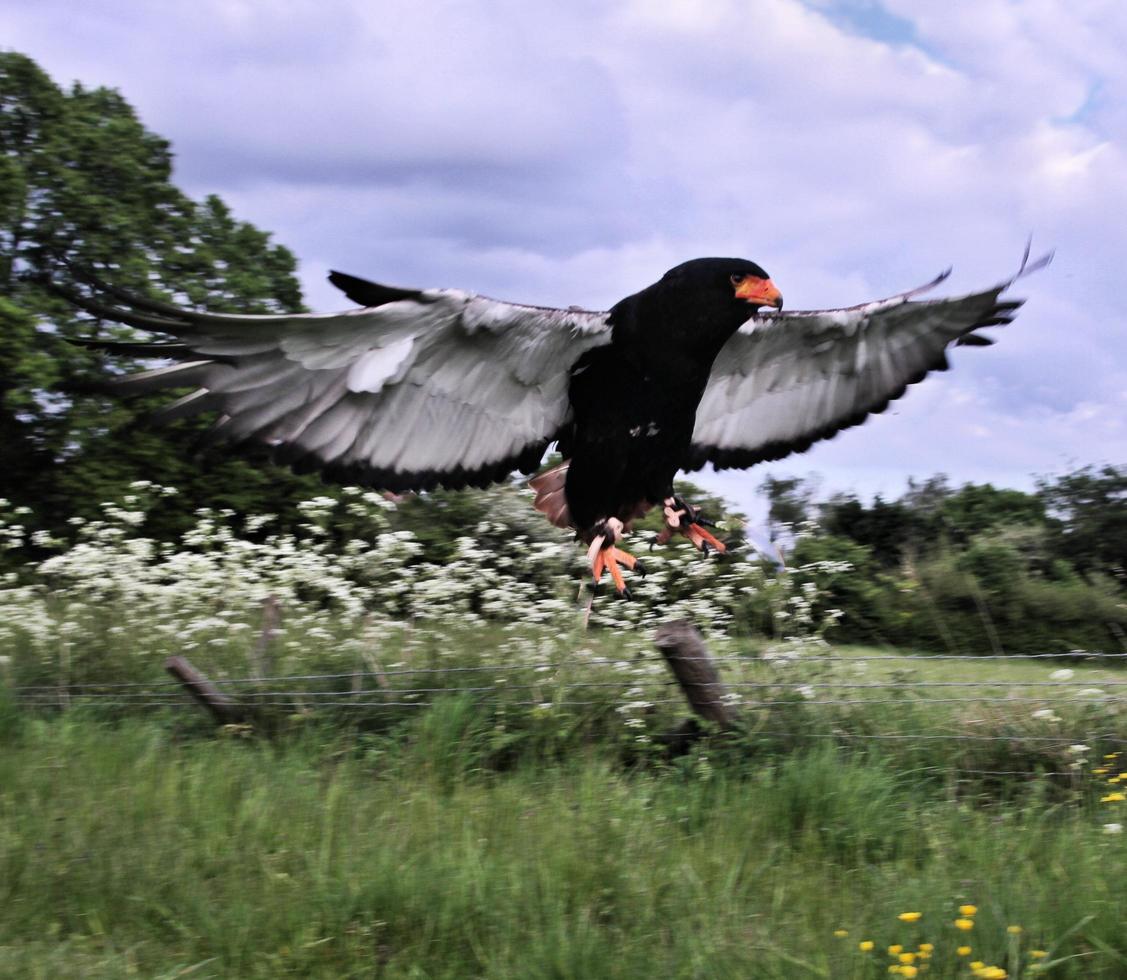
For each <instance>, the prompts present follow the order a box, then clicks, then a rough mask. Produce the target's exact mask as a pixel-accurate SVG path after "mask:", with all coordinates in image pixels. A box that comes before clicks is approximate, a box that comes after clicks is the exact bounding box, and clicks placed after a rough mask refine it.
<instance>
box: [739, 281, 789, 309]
mask: <svg viewBox="0 0 1127 980" xmlns="http://www.w3.org/2000/svg"><path fill="white" fill-rule="evenodd" d="M736 297H737V299H742V300H746V301H747V302H748V303H750V304H751V305H752V306H754V307H756V308H757V309H758V308H759V307H761V306H773V307H774V308H775V309H776V310H781V309H782V308H783V294H782V293H780V292H779V291H778V289H776V288H775V284H774V283H773V282H771V280H770V279H760V278H758V277H757V276H744V277H743V279H741V280H740V281H739V283H737V284H736Z"/></svg>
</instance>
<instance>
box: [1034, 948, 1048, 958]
mask: <svg viewBox="0 0 1127 980" xmlns="http://www.w3.org/2000/svg"><path fill="white" fill-rule="evenodd" d="M1029 955H1030V956H1032V957H1033V958H1034V959H1035V960H1043V959H1044V958H1045V957H1046V956H1048V955H1049V954H1048V953H1047V952H1046V951H1045V950H1043V949H1031V950H1030V951H1029Z"/></svg>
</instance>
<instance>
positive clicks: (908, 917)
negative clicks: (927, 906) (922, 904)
mask: <svg viewBox="0 0 1127 980" xmlns="http://www.w3.org/2000/svg"><path fill="white" fill-rule="evenodd" d="M922 916H923V912H901V913H900V914H899V915H898V916H896V918H898V919H899V920H900V921H901V922H919V920H920V918H921V917H922Z"/></svg>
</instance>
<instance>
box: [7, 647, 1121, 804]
mask: <svg viewBox="0 0 1127 980" xmlns="http://www.w3.org/2000/svg"><path fill="white" fill-rule="evenodd" d="M683 659H686V660H693V659H700V660H704V661H708V663H709V664H712V665H723V668H724V670H723V673H724V674H727V675H728V676H726V677H723V678H722V681H721V683H722V684H723V690H724V693H723V694H722V696H721V698H720V700H717V701H709V700H701V699H700V698H699V697H694V698H693V699H692V701H693V704H694V705H696V707H698V708H700V707H701V706H707V705H710V704H712V705H723V706H724V707H725V708H728V709H732V710H735V711H738V712H740V713H741V716H742V717H746V718H752V719H755V723H754V724H752V725H750V726H749V729H750V730H751V731H752V732H753V734H754V736H755V737H757V738H766V739H774V740H779V741H782V742H785V743H788V744H791V745H801V744H816V743H819V742H822V743H825V742H833V743H836V744H841V745H857V746H863V745H866V744H880V743H886V744H888V745H890V746H897V747H899V748H900V749H901V750H903V749H909V750H910V749H919V750H920V751H921V752H923V751H925V750H926V748H927V746H934V747H936V748H939V747H942V746H946V747H947V748H946V749H944V751H945V752H947V753H949V755H950V757H949V758H945V759H944V760H943V761H942V762H941V763H940V764H924V763H922V762H921V764H920V765H918V766H915V767H913V771H926V772H935V773H943V774H946V775H948V776H953V777H954V778H956V779H961V778H965V779H974V780H982V779H992V778H997V779H1004V778H1006V779H1014V778H1021V779H1029V778H1041V777H1045V778H1049V779H1052V780H1071V781H1073V783H1077V784H1078V783H1079V781H1082V780H1084V779H1091V778H1092V777H1091V775H1090V773H1091V772H1093V771H1094V772H1097V773H1099V772H1101V771H1102V769H1103V768H1105V767H1102V766H1100V765H1099V760H1100V759H1102V758H1103V757H1104V756H1108V757H1109V761H1108V762H1107V763H1106V768H1107V770H1108V772H1109V773H1111V774H1112V775H1111V777H1110V778H1111V779H1113V780H1119V778H1120V777H1119V767H1118V765H1117V763H1116V762H1115V761H1114V760H1115V759H1116V758H1117V757H1118V755H1119V754H1120V750H1122V749H1125V748H1127V725H1125V724H1124V723H1122V722H1120V721H1119V720H1118V719H1122V718H1124V716H1125V714H1127V712H1124V708H1125V707H1127V674H1124V675H1120V676H1116V675H1118V672H1119V671H1122V670H1124V668H1125V667H1127V653H1087V652H1085V653H1082V654H1081V653H1075V654H1071V655H1064V656H1062V655H1061V654H1038V653H1033V654H1025V655H975V656H967V657H962V656H956V655H947V654H942V655H939V654H936V655H920V656H916V655H910V654H877V655H873V656H866V657H864V658H863V659H862V658H857V657H845V656H840V655H811V656H806V655H803V656H801V657H800V658H797V659H796V660H786V659H780V660H774V661H771V660H763V659H757V658H752V657H748V656H742V657H740V656H718V657H713V656H708V655H706V656H704V657H700V658H693V657H691V656H690V657H685V658H683ZM1049 660H1052V661H1058V662H1061V661H1064V662H1068V663H1070V664H1075V665H1077V666H1081V665H1082V667H1083V669H1082V670H1076V671H1074V670H1072V669H1070V668H1061V669H1058V670H1056V671H1054V672H1052V673H1051V674H1050V675H1049V676H1048V678H1044V677H1043V674H1042V676H1037V677H1033V678H1030V679H1023V678H1021V677H1013V676H1009V677H1004V676H984V677H981V678H976V679H973V680H948V679H941V678H934V679H929V678H927V677H908V676H904V675H903V673H900V672H895V671H893V672H892V673H891V674H890V675H889V676H885V677H879V678H876V679H870V678H862V679H855V678H854V677H852V676H833V671H834V670H835V669H837V668H846V669H847V671H854V672H855V671H857V670H867V669H868V668H869V666H870V665H872V664H879V665H881V667H883V668H888V667H896V666H900V665H902V666H903V667H905V668H908V667H911V668H918V667H920V666H921V665H927V664H928V663H929V662H936V661H971V662H983V661H984V662H988V663H994V664H998V665H999V666H1001V665H1006V666H1007V667H1012V665H1014V664H1022V663H1027V662H1029V663H1033V664H1038V665H1040V669H1041V671H1042V672H1043V671H1044V669H1045V668H1044V661H1049ZM811 667H813V668H814V669H813V670H810V669H809V668H811ZM1092 668H1097V670H1096V671H1093V670H1092ZM616 671H617V672H618V673H615V672H616ZM608 672H609V676H608ZM827 672H828V676H827ZM681 683H682V685H684V684H685V683H686V682H684V681H682V682H681ZM215 684H216V686H217V687H218V688H219V689H220V691H221V693H222V695H223V696H224V697H225V698H226V699H228V700H229V701H230V702H231V703H233V704H235V705H237V706H238V707H239V708H240V709H243V710H246V711H247V712H249V715H250V717H255V716H258V715H261V713H262V712H263V711H265V712H276V713H277V712H282V713H284V712H291V713H292V712H299V713H301V714H304V715H309V714H318V713H321V714H327V713H330V712H334V713H340V712H343V713H345V715H346V716H347V717H356V716H357V714H358V713H360V712H363V713H365V714H368V715H372V714H374V715H376V716H379V715H381V714H384V713H388V712H395V713H397V714H398V715H400V716H410V715H415V714H416V713H417V712H419V711H420V710H425V709H428V708H431V707H433V706H434V705H435V703H436V701H437V700H438V699H439V698H446V697H450V696H451V695H460V696H463V697H467V698H471V699H472V700H473V701H474V703H475V704H477V705H479V706H481V708H482V709H484V710H493V711H505V710H509V709H533V710H536V711H540V712H548V713H552V712H574V711H584V710H586V711H591V710H595V711H598V712H602V713H603V715H605V716H609V717H617V718H618V719H619V723H620V724H621V725H623V726H624V727H625V726H627V725H630V724H631V722H630V721H629V720H628V719H629V718H630V717H631V716H632V717H633V719H634V725H635V728H634V729H633V731H632V734H634V737H636V738H643V739H651V740H658V741H660V740H670V739H676V738H678V737H680V736H681V735H683V732H684V729H683V728H682V729H681V730H679V731H660V730H654V728H653V726H652V725H650V723H649V722H648V721H645V720H643V721H642V722H641V724H640V725H639V723H638V721H637V719H638V717H639V714H638V713H639V712H641V716H642V717H643V718H645V716H647V715H654V714H656V713H661V718H662V721H657V722H655V724H657V725H658V726H660V725H661V724H662V723H663V722H664V723H665V724H664V727H666V728H669V727H671V725H669V724H668V722H669V721H670V719H672V718H675V717H676V715H677V714H678V713H679V712H678V711H677V708H678V707H680V708H686V698H685V694H686V689H685V688H684V687H683V688H681V689H679V688H678V686H677V682H676V681H675V679H674V677H673V676H672V675H670V674H668V673H666V672H665V670H664V666H663V660H662V658H661V657H658V656H650V657H638V658H631V659H630V660H615V659H613V658H606V657H596V658H588V659H584V660H581V661H563V660H545V661H532V662H528V661H522V662H508V663H488V664H475V665H464V664H457V665H450V666H443V665H438V666H433V665H428V666H409V665H402V664H396V665H394V666H390V667H388V668H387V669H383V668H378V669H370V670H362V671H348V672H340V673H305V674H293V675H286V674H280V675H268V676H261V677H224V678H220V679H217V680H216V681H215ZM688 684H689V686H691V685H692V684H693V682H691V681H690V682H688ZM701 686H702V687H703V686H704V685H701ZM10 693H11V695H12V696H13V697H14V700H15V701H16V703H17V704H19V705H22V706H24V707H26V708H29V709H32V710H54V711H58V710H67V711H70V710H76V709H77V710H81V709H84V708H99V709H104V710H109V711H120V712H125V713H130V712H137V711H150V710H157V709H159V710H170V709H171V710H176V711H180V710H183V709H186V708H187V709H196V710H198V709H199V706H200V702H199V700H198V695H197V697H193V696H192V695H191V694H190V693H189V691H188V690H187V689H186V688H185V686H184V684H183V683H182V682H181V681H177V680H171V679H170V680H167V681H152V682H135V681H131V682H108V683H89V682H85V683H66V684H61V683H55V684H37V685H23V686H18V687H15V688H11V689H10ZM698 693H699V692H698ZM885 706H890V707H893V708H894V710H895V708H897V707H898V708H899V709H903V710H908V709H910V710H909V714H908V716H904V714H903V710H902V711H901V713H900V716H898V717H895V718H891V719H884V720H883V721H884V727H883V729H882V730H873V728H878V729H879V728H881V722H882V719H880V718H877V719H876V720H875V721H874V719H872V718H870V717H869V716H868V715H864V714H859V713H863V712H869V711H870V709H872V708H883V707H885ZM1007 708H1012V709H1014V710H1013V712H1007V711H1006V709H1007ZM1058 708H1059V709H1061V710H1062V712H1063V713H1065V714H1068V715H1069V716H1070V717H1069V719H1068V723H1067V724H1059V723H1061V722H1063V721H1064V719H1063V718H1062V717H1060V716H1058V715H1057V714H1056V709H1058ZM784 709H785V710H784ZM795 709H798V710H800V711H801V714H802V724H801V725H794V724H790V725H788V724H787V721H786V713H787V712H788V711H789V712H791V713H792V714H793V711H794V710H795ZM930 709H935V710H934V711H931V710H930ZM973 709H983V710H982V712H980V713H983V714H987V713H988V714H989V715H990V716H991V717H990V719H987V718H985V717H984V718H979V719H976V718H969V717H967V713H968V712H971V713H973ZM780 711H783V716H782V720H783V722H784V723H783V725H782V726H779V724H778V723H779V720H780V717H779V716H778V712H780ZM843 712H845V713H847V714H848V717H843ZM956 713H958V714H959V718H958V720H957V723H956V721H955V714H956ZM1010 716H1012V717H1013V718H1014V719H1020V720H1021V722H1022V723H1021V724H1020V725H1014V726H1013V727H1012V730H1001V731H1000V730H998V728H999V725H998V722H999V719H1002V720H1003V722H1004V720H1005V719H1006V718H1007V717H1010ZM861 718H864V719H865V722H866V723H865V724H863V725H856V724H853V725H851V724H850V723H851V722H852V723H855V722H857V721H858V720H859V719H861ZM790 720H791V721H793V720H794V719H793V717H792V718H791V719H790ZM988 720H990V721H991V722H992V724H991V725H989V726H988V727H989V730H987V731H975V730H974V726H975V724H985V723H986V722H987V721H988ZM906 725H907V727H905V726H906ZM1002 727H1003V728H1005V725H1004V724H1003V725H1002ZM639 728H644V731H638V729H639ZM856 729H863V730H856ZM1046 729H1049V730H1046ZM1009 748H1013V749H1015V752H1014V753H1013V754H1011V755H1007V753H1006V750H1007V749H1009ZM1018 748H1020V752H1017V751H1016V749H1018ZM1123 754H1124V756H1125V758H1124V761H1123V768H1124V769H1127V753H1123ZM1007 761H1010V763H1011V764H1010V765H1009V766H1008V767H1006V766H1005V763H1006V762H1007ZM1013 761H1017V762H1018V763H1019V765H1023V766H1025V767H1026V768H1019V767H1018V766H1015V765H1013ZM999 762H1002V763H1003V766H1002V767H999V766H998V765H997V764H998V763H999ZM991 763H993V766H994V767H990V764H991ZM1123 783H1124V785H1125V786H1127V778H1124V779H1123Z"/></svg>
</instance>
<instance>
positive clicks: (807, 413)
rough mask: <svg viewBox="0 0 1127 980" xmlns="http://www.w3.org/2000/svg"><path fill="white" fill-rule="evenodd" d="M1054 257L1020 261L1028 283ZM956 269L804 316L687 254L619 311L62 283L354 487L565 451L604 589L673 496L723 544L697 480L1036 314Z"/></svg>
mask: <svg viewBox="0 0 1127 980" xmlns="http://www.w3.org/2000/svg"><path fill="white" fill-rule="evenodd" d="M1026 259H1028V250H1027V253H1026ZM1046 261H1047V258H1046V259H1043V260H1040V261H1039V262H1037V263H1033V264H1032V265H1030V264H1029V263H1028V262H1027V261H1023V263H1022V269H1021V270H1020V271H1019V273H1018V276H1020V275H1021V274H1022V273H1023V272H1028V271H1031V270H1032V269H1033V268H1037V267H1039V266H1040V265H1043V264H1044V262H1046ZM946 275H947V273H944V274H943V275H940V276H939V277H938V278H936V279H935V280H933V281H932V282H930V283H928V284H927V285H926V286H922V287H920V288H919V289H914V290H910V291H908V292H905V293H900V294H899V295H896V296H892V297H890V298H888V299H883V300H877V301H875V302H871V303H863V304H861V305H859V306H852V307H846V308H843V309H835V310H814V311H803V312H788V313H784V312H782V305H783V302H782V296H781V295H780V293H779V291H778V289H777V288H776V287H775V285H774V284H773V283H772V282H771V280H770V278H769V277H768V275H767V273H766V272H765V271H764V270H763V269H762V268H761V267H760V266H758V265H756V264H755V263H754V262H749V261H746V260H744V259H723V258H705V259H694V260H692V261H690V262H685V263H683V264H682V265H679V266H677V267H676V268H673V269H670V270H669V272H667V273H666V274H665V275H664V276H662V277H661V279H660V280H658V281H657V282H656V283H654V284H653V285H651V286H647V287H646V288H645V289H643V290H642V291H641V292H638V293H634V294H633V295H632V296H627V297H626V298H625V299H623V300H621V301H620V302H618V303H616V304H615V305H614V306H613V307H612V308H611V309H610V310H608V311H606V312H594V311H588V310H581V309H577V308H569V309H566V310H563V309H553V308H550V307H542V306H527V305H522V304H518V303H507V302H502V301H500V300H495V299H490V298H488V297H485V296H479V295H476V294H474V293H470V292H463V291H461V290H457V289H399V288H393V287H389V286H382V285H378V284H376V283H372V282H368V281H366V280H364V279H359V278H356V277H354V276H349V275H344V274H343V273H339V272H334V273H332V274H331V275H330V276H329V279H330V280H331V281H332V282H333V283H334V284H335V285H336V286H338V287H339V288H340V289H341V290H343V292H344V293H345V295H346V296H348V298H349V299H350V300H352V301H353V302H354V303H357V304H359V306H358V308H357V309H352V310H348V311H346V312H344V313H330V314H324V313H316V314H281V315H269V316H238V315H230V314H220V313H205V312H200V311H196V310H187V309H181V308H179V307H176V306H173V305H170V304H166V303H163V302H157V301H154V300H150V299H146V298H143V297H140V296H133V295H130V294H128V293H125V292H122V291H120V290H118V289H115V288H113V287H112V286H109V285H106V284H104V283H101V282H99V281H97V280H94V279H91V280H90V284H91V287H92V288H91V290H89V291H87V292H78V291H74V290H69V289H68V290H64V292H65V293H66V295H68V296H69V298H70V299H71V300H73V301H74V302H75V303H77V304H78V305H79V306H81V307H83V308H85V309H86V310H87V311H89V312H91V313H93V314H96V315H98V316H102V317H106V318H109V319H113V320H117V321H119V322H121V323H125V324H129V325H132V326H135V327H140V328H143V329H145V330H150V331H156V332H158V333H162V334H167V335H169V336H171V337H172V338H175V340H174V342H171V343H160V344H155V345H152V346H149V345H135V344H126V345H116V348H117V349H118V350H120V351H121V352H123V353H128V354H132V355H141V356H152V357H168V358H173V359H174V360H175V363H173V364H172V365H170V366H167V367H158V368H156V369H154V370H151V371H144V372H141V373H138V374H133V375H130V376H127V377H126V378H124V379H122V380H121V382H119V383H120V384H121V386H122V387H123V388H125V389H127V390H131V391H135V392H143V391H149V390H152V389H160V388H181V387H187V386H191V387H192V388H193V389H194V390H193V391H192V392H191V393H190V394H187V395H185V396H184V397H182V398H180V399H179V400H177V401H174V402H173V403H171V404H170V405H168V406H167V407H166V408H165V409H164V410H163V412H162V413H161V415H162V416H163V417H165V418H175V417H178V416H182V415H186V414H190V413H195V412H198V411H205V410H214V411H217V412H218V413H219V418H218V421H217V422H216V425H215V435H216V436H217V437H219V438H222V439H229V440H244V439H253V440H258V441H261V442H265V443H268V444H270V445H272V446H275V447H277V450H278V455H279V456H280V457H281V458H282V459H283V460H285V461H289V462H296V463H299V464H303V465H305V466H310V467H313V468H317V469H320V470H322V471H323V472H324V473H325V474H326V475H327V476H330V477H331V478H334V479H337V480H341V481H349V482H355V483H360V484H366V485H369V486H374V487H379V488H382V489H386V490H393V491H405V490H427V489H430V488H432V487H437V486H445V487H450V488H458V487H466V486H479V487H480V486H485V485H487V484H489V483H492V482H494V481H497V480H502V479H504V478H505V477H507V476H508V475H509V474H510V473H511V472H513V471H514V470H520V471H522V472H524V473H531V472H533V471H535V470H536V469H537V468H538V467H539V466H540V465H541V461H542V459H543V457H544V454H545V452H546V450H547V449H548V447H549V446H550V445H552V444H553V443H557V444H558V447H559V451H560V453H561V454H562V455H563V457H564V462H563V463H561V464H560V465H559V466H556V467H554V468H553V469H551V470H548V471H547V472H544V473H541V474H540V475H538V476H536V477H534V478H533V479H532V480H531V481H530V482H531V486H532V488H533V489H534V490H535V491H536V499H535V504H534V505H535V506H536V507H537V509H539V510H541V511H543V512H544V513H545V514H546V516H547V517H548V518H549V519H550V520H551V521H552V523H554V524H556V525H558V526H560V527H570V528H573V529H574V530H575V532H576V535H577V537H578V538H580V539H582V540H583V541H584V542H586V543H587V544H588V545H589V558H590V562H591V567H592V571H593V572H594V576H595V579H596V581H597V580H599V579H600V578H601V577H602V574H603V572H604V570H605V571H608V572H609V573H610V575H611V577H612V579H613V581H614V584H615V587H616V589H617V591H618V592H620V593H623V594H626V595H628V594H629V593H628V590H627V588H626V584H625V580H624V578H623V575H622V571H621V569H620V567H619V566H620V565H625V566H626V567H627V568H634V567H635V564H636V562H635V559H634V558H633V557H632V556H631V555H629V554H628V553H626V552H625V551H622V550H620V549H619V548H618V546H617V545H618V542H619V539H620V538H621V536H622V535H623V533H624V532H625V530H627V529H628V527H629V524H630V522H631V520H633V519H634V518H636V517H638V516H639V515H641V514H643V513H645V512H646V511H647V510H648V509H649V508H651V507H654V506H660V507H662V508H663V511H664V515H665V521H666V528H665V531H664V532H663V535H662V536H663V538H664V539H668V537H669V536H670V535H671V534H673V533H675V532H676V533H682V534H685V535H686V536H687V537H688V538H689V539H690V540H691V541H692V543H693V544H694V545H695V546H696V547H697V548H699V549H701V550H702V551H704V552H705V553H707V552H708V550H709V549H714V550H716V551H723V550H724V544H723V543H722V542H721V541H719V540H717V538H715V537H714V536H713V535H712V534H711V533H710V532H709V531H708V530H707V527H706V526H705V524H707V523H708V522H706V521H705V520H704V519H703V518H702V517H701V515H700V514H699V511H698V509H697V508H695V507H693V506H692V505H690V504H688V503H686V502H685V501H682V500H680V499H679V498H678V497H677V496H675V495H674V493H673V478H674V476H675V474H676V473H677V472H678V471H679V470H696V469H700V468H701V467H703V466H704V465H705V464H706V463H711V464H712V465H713V466H715V467H717V468H719V469H724V468H728V467H741V468H742V467H747V466H751V465H753V464H755V463H758V462H761V461H763V460H773V459H781V458H782V457H784V456H787V455H789V454H791V453H795V452H802V451H803V450H805V449H807V448H808V447H809V446H810V445H811V444H813V443H814V442H817V441H818V440H820V439H828V438H830V437H831V436H833V435H834V434H835V433H837V432H839V431H840V430H842V429H845V428H848V427H850V426H853V425H857V424H859V423H860V422H862V421H864V419H865V418H866V416H868V415H869V414H871V413H875V412H880V411H883V409H884V408H885V407H886V406H887V405H888V403H889V402H890V401H892V400H893V399H895V398H899V397H900V396H901V395H902V394H903V393H904V390H905V388H906V387H907V386H908V385H910V384H914V383H915V382H917V381H920V380H921V379H922V378H923V377H924V376H925V375H926V374H927V373H928V372H929V371H934V370H943V369H945V368H946V367H947V358H946V349H947V348H948V347H950V346H953V345H955V346H957V345H960V344H966V345H977V346H983V345H988V344H990V343H991V341H990V340H989V339H988V338H986V337H984V336H983V335H982V334H981V333H979V332H978V331H979V330H980V329H981V328H983V327H991V326H999V325H1002V324H1005V323H1008V322H1009V321H1010V320H1011V319H1012V317H1013V315H1014V312H1015V310H1017V308H1018V307H1019V306H1020V305H1021V301H1020V300H1006V301H1003V300H1002V299H1001V295H1002V293H1003V292H1004V291H1005V290H1006V289H1007V288H1008V287H1009V286H1010V285H1011V284H1012V283H1013V281H1014V279H1016V278H1017V276H1015V277H1014V279H1011V280H1009V281H1007V282H1004V283H1001V284H999V285H996V286H993V287H991V288H989V289H985V290H982V291H981V292H976V293H971V294H969V295H965V296H956V297H951V298H947V299H932V300H922V299H918V298H917V297H918V296H919V295H920V294H921V293H923V292H925V291H926V290H928V289H930V288H932V287H934V286H936V285H938V284H939V283H940V282H942V280H943V279H944V278H946ZM764 308H766V309H767V310H768V312H762V311H763V310H764ZM90 345H91V346H96V347H101V348H105V349H114V348H115V345H113V344H102V343H98V342H90Z"/></svg>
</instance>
